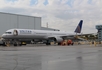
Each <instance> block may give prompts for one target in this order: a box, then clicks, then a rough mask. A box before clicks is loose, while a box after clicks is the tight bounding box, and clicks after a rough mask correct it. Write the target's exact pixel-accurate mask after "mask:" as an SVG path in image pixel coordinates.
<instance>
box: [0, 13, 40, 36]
mask: <svg viewBox="0 0 102 70" xmlns="http://www.w3.org/2000/svg"><path fill="white" fill-rule="evenodd" d="M12 28H27V29H39V30H40V29H41V17H32V16H25V15H18V14H10V13H3V12H0V35H2V34H3V33H4V32H5V31H6V30H8V29H12Z"/></svg>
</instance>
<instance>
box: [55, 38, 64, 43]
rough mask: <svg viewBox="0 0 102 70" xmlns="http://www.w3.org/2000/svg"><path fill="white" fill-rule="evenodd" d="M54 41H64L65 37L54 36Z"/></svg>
mask: <svg viewBox="0 0 102 70" xmlns="http://www.w3.org/2000/svg"><path fill="white" fill-rule="evenodd" d="M54 41H56V42H62V41H63V38H61V37H55V38H54Z"/></svg>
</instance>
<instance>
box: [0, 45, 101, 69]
mask: <svg viewBox="0 0 102 70" xmlns="http://www.w3.org/2000/svg"><path fill="white" fill-rule="evenodd" d="M0 70H102V46H101V45H99V46H96V47H95V46H94V45H73V46H46V45H27V46H21V47H20V46H18V47H13V46H11V47H2V46H1V47H0Z"/></svg>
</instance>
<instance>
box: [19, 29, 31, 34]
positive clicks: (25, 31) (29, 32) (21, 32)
mask: <svg viewBox="0 0 102 70" xmlns="http://www.w3.org/2000/svg"><path fill="white" fill-rule="evenodd" d="M31 33H32V31H31V30H20V34H31Z"/></svg>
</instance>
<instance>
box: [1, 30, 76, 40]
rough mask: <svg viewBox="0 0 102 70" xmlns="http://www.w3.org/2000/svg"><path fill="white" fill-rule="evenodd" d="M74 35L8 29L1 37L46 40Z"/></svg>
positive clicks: (59, 32) (58, 32)
mask: <svg viewBox="0 0 102 70" xmlns="http://www.w3.org/2000/svg"><path fill="white" fill-rule="evenodd" d="M71 35H75V33H68V32H61V31H47V30H32V29H10V30H7V31H6V32H5V33H4V34H3V35H2V37H3V38H4V39H48V38H50V37H63V36H71Z"/></svg>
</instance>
